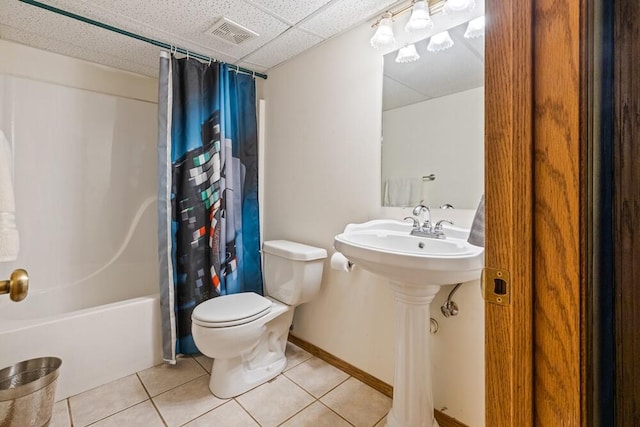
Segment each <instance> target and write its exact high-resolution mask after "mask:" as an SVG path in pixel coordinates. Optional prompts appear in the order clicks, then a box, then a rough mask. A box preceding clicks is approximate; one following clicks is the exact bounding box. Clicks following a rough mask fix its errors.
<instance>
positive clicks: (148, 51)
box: [0, 25, 159, 77]
mask: <svg viewBox="0 0 640 427" xmlns="http://www.w3.org/2000/svg"><path fill="white" fill-rule="evenodd" d="M121 37H122V36H121ZM0 38H2V39H5V40H11V41H14V42H17V43H21V44H25V45H28V46H36V47H37V48H39V49H43V50H48V51H51V52H56V53H59V54H61V55H66V56H70V57H73V58H79V59H83V60H85V61H90V62H94V63H96V64H102V65H106V66H110V67H115V68H119V69H123V70H127V71H131V72H134V73H138V74H143V75H146V76H151V77H157V76H158V61H159V60H158V52H159V49H157V48H154V47H153V46H150V45H146V46H140V50H139V51H138V52H137V53H136V54H135V55H133V57H134V58H135V61H132V60H130V59H129V57H131V56H132V55H128V56H126V57H123V56H114V55H110V54H108V53H106V52H104V50H100V49H96V50H93V49H91V48H88V47H87V46H86V45H85V44H83V45H82V46H78V45H74V44H72V43H69V42H68V41H60V40H55V39H51V38H47V37H43V36H42V35H40V34H35V33H29V32H26V31H24V30H21V29H17V28H12V27H8V26H6V25H0Z"/></svg>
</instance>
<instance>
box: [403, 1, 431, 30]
mask: <svg viewBox="0 0 640 427" xmlns="http://www.w3.org/2000/svg"><path fill="white" fill-rule="evenodd" d="M431 28H433V21H432V20H431V15H430V14H429V5H428V4H427V2H426V1H425V0H418V1H414V3H413V7H412V8H411V17H409V21H408V22H407V24H406V25H405V26H404V30H405V31H406V32H407V33H415V32H417V31H421V30H429V29H431Z"/></svg>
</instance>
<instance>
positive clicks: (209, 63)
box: [209, 57, 211, 67]
mask: <svg viewBox="0 0 640 427" xmlns="http://www.w3.org/2000/svg"><path fill="white" fill-rule="evenodd" d="M209 67H211V57H209Z"/></svg>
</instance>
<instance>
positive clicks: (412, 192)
mask: <svg viewBox="0 0 640 427" xmlns="http://www.w3.org/2000/svg"><path fill="white" fill-rule="evenodd" d="M421 193H422V180H421V179H420V178H415V177H402V176H391V177H389V178H388V179H387V181H386V182H385V194H384V205H385V206H415V205H417V204H418V203H420V202H421V198H422V195H421Z"/></svg>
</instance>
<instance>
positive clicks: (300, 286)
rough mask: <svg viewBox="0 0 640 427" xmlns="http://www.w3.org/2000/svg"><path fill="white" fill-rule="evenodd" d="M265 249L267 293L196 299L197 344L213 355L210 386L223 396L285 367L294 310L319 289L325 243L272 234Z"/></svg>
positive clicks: (193, 329)
mask: <svg viewBox="0 0 640 427" xmlns="http://www.w3.org/2000/svg"><path fill="white" fill-rule="evenodd" d="M262 253H263V260H264V265H263V269H264V288H265V294H266V296H264V297H263V296H260V295H258V294H256V293H253V292H246V293H240V294H231V295H223V296H219V297H217V298H213V299H210V300H207V301H204V302H202V303H200V304H198V305H197V306H196V308H195V309H194V310H193V314H192V315H191V332H192V334H193V340H194V342H195V344H196V346H197V347H198V350H200V352H201V353H202V354H204V355H206V356H208V357H211V358H213V359H214V361H213V367H212V368H211V379H210V380H209V389H210V390H211V392H212V393H213V394H214V395H216V396H217V397H220V398H224V399H226V398H230V397H234V396H238V395H240V394H242V393H244V392H246V391H248V390H250V389H252V388H254V387H256V386H258V385H260V384H263V383H265V382H267V381H269V380H270V379H272V378H274V377H275V376H277V375H278V374H280V373H281V372H282V370H283V369H284V368H285V366H286V365H287V359H286V357H285V355H284V351H285V346H286V344H287V337H288V335H289V328H290V326H291V323H292V322H293V311H294V310H295V308H296V306H298V305H300V304H303V303H305V302H307V301H310V300H311V299H312V298H314V297H315V296H316V295H317V294H318V291H319V290H320V282H321V280H322V269H323V265H324V260H325V258H326V257H327V251H325V250H324V249H321V248H316V247H313V246H307V245H303V244H301V243H296V242H290V241H287V240H272V241H268V242H264V244H263V246H262Z"/></svg>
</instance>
